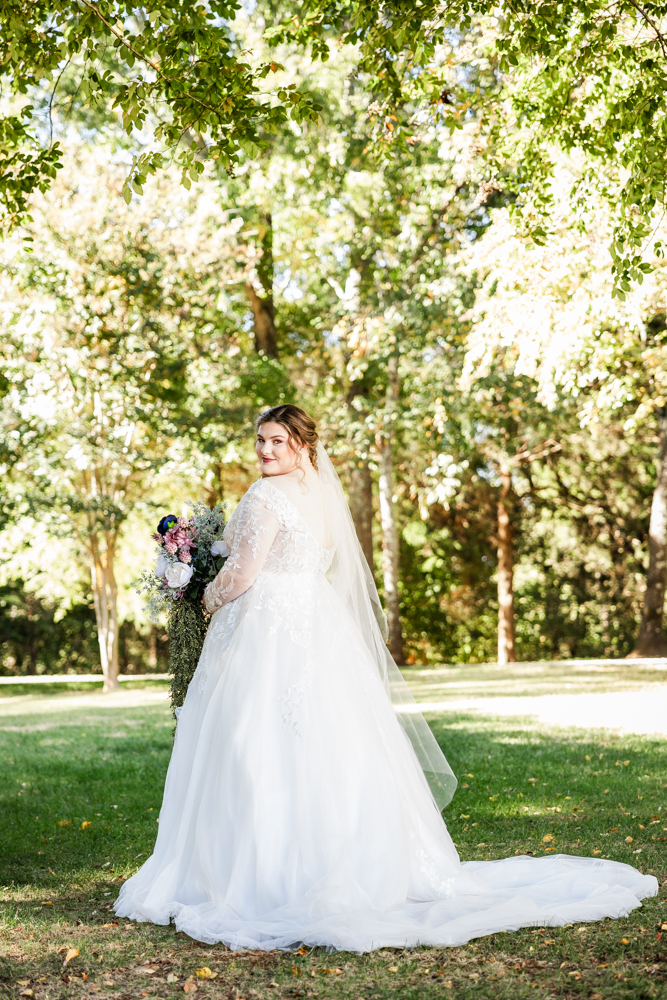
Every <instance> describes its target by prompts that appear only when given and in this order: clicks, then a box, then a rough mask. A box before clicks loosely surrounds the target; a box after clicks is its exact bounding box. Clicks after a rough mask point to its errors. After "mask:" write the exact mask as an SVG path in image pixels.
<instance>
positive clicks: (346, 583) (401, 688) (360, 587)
mask: <svg viewBox="0 0 667 1000" xmlns="http://www.w3.org/2000/svg"><path fill="white" fill-rule="evenodd" d="M317 464H318V471H319V473H320V482H321V484H322V494H323V497H324V513H325V516H326V519H327V522H328V525H329V530H330V531H331V534H332V536H333V541H334V544H335V546H336V552H335V555H334V558H333V563H332V568H331V583H332V585H333V587H334V589H335V590H336V592H337V594H338V596H339V597H340V598H341V600H342V601H343V603H344V604H345V605H346V607H347V608H348V610H349V611H350V613H351V614H352V617H353V618H354V620H355V621H356V623H357V625H358V626H359V629H360V631H361V634H362V636H363V638H364V641H365V643H366V646H367V647H368V651H369V653H370V655H371V656H372V658H373V661H374V662H375V664H376V666H377V668H378V671H379V673H380V677H381V678H382V681H383V683H384V686H385V688H386V691H387V694H388V696H389V697H390V698H391V701H392V704H393V706H394V710H395V712H396V715H397V717H398V720H399V722H400V723H401V725H402V727H403V729H404V731H405V734H406V736H407V737H408V739H409V740H410V742H411V743H412V746H413V748H414V751H415V753H416V755H417V759H418V760H419V763H420V765H421V767H422V769H423V771H424V774H425V776H426V780H427V781H428V784H429V786H430V788H431V792H432V793H433V798H434V799H435V801H436V804H437V805H438V808H439V809H444V807H445V806H446V805H447V804H448V802H450V801H451V799H452V797H453V795H454V792H455V791H456V785H457V781H456V778H455V776H454V772H453V771H452V769H451V767H450V766H449V764H448V763H447V760H446V759H445V755H444V754H443V752H442V750H441V749H440V747H439V746H438V744H437V742H436V740H435V737H434V735H433V733H432V732H431V730H430V729H429V727H428V724H427V722H426V719H425V718H424V716H423V715H422V714H421V712H420V711H419V709H418V707H417V703H416V702H415V699H414V698H413V697H412V693H411V691H410V688H409V687H408V685H407V683H406V682H405V680H404V679H403V676H402V674H401V672H400V670H399V669H398V667H397V666H396V664H395V663H394V661H393V659H392V657H391V654H390V652H389V650H388V649H387V645H386V638H387V619H386V618H385V616H384V612H383V611H382V606H381V604H380V597H379V595H378V592H377V588H376V586H375V581H374V579H373V574H372V573H371V570H370V567H369V565H368V563H367V562H366V558H365V556H364V554H363V551H362V548H361V545H360V544H359V540H358V538H357V533H356V531H355V528H354V522H353V520H352V515H351V513H350V508H349V507H348V505H347V500H346V499H345V494H344V493H343V487H342V486H341V482H340V479H339V478H338V473H337V472H336V470H335V469H334V467H333V464H332V462H331V459H330V458H329V456H328V454H327V451H326V449H325V447H324V445H323V444H322V443H321V442H320V443H319V444H318V445H317Z"/></svg>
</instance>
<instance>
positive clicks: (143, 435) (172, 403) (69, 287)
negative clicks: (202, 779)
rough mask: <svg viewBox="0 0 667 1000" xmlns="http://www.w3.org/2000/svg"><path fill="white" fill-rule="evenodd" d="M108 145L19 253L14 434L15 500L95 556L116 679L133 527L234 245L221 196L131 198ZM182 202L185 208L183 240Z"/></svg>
mask: <svg viewBox="0 0 667 1000" xmlns="http://www.w3.org/2000/svg"><path fill="white" fill-rule="evenodd" d="M107 155H108V150H105V149H100V148H97V149H95V150H94V151H92V152H89V151H87V150H86V149H85V148H84V149H80V150H79V151H78V155H73V156H72V159H71V164H70V167H71V170H72V173H73V174H74V173H75V174H76V176H77V178H78V185H77V190H76V191H75V190H72V189H69V188H68V187H67V186H66V184H65V183H64V182H60V183H59V184H58V185H57V186H56V188H54V190H53V192H52V196H51V197H50V198H49V199H48V201H46V202H45V203H44V204H43V206H40V207H39V212H38V213H36V220H35V222H34V223H32V224H31V227H30V235H31V237H32V243H33V248H34V249H33V252H31V253H29V254H28V253H22V252H21V251H20V250H19V251H18V252H17V248H18V244H15V245H14V246H10V247H8V248H7V257H6V262H5V269H4V297H3V298H4V309H5V320H6V328H7V330H8V333H9V335H10V337H11V339H10V341H9V342H8V343H7V344H6V345H5V355H4V359H3V361H4V364H3V368H4V374H5V377H6V378H7V380H8V382H9V383H10V385H11V389H10V391H9V392H8V393H7V395H6V396H5V398H4V404H5V405H4V413H3V425H4V427H3V430H4V433H3V437H4V440H5V442H6V450H7V453H8V458H9V460H10V461H9V464H10V466H11V495H12V497H13V498H14V503H15V504H16V505H18V507H19V509H23V508H27V509H33V510H35V511H37V512H39V513H40V516H41V517H42V518H43V519H46V520H47V521H49V522H50V524H51V528H52V530H53V531H54V532H55V533H58V532H65V531H69V532H72V533H73V534H74V536H75V537H76V539H77V542H78V545H79V547H80V551H81V556H82V558H83V559H84V560H85V561H86V562H87V564H88V567H89V572H90V580H91V592H92V596H93V600H94V605H95V615H96V621H97V631H98V639H99V648H100V662H101V665H102V671H103V674H104V687H105V690H112V689H113V688H114V687H117V685H118V680H117V675H118V645H119V618H118V587H117V582H116V572H115V566H116V559H117V552H118V545H119V540H120V536H121V531H122V528H123V525H124V522H125V520H126V518H127V516H128V513H129V512H130V511H131V510H132V508H133V507H134V506H135V505H137V504H141V503H143V504H146V502H147V496H148V495H149V493H150V487H151V484H154V482H155V480H156V477H157V475H158V473H159V472H160V470H162V469H164V468H165V467H166V466H167V464H168V463H169V461H170V458H172V456H173V448H174V445H175V442H176V440H177V439H178V438H179V437H181V438H183V437H185V435H186V431H187V427H188V425H189V416H190V413H189V407H190V405H191V402H192V399H191V395H192V394H191V393H189V392H188V388H189V386H188V381H187V375H188V366H189V364H191V363H192V362H193V361H194V360H195V358H196V352H195V349H194V347H195V344H196V338H197V335H198V334H199V333H200V332H202V331H205V330H206V327H207V324H209V320H210V316H209V315H207V310H206V305H207V300H209V299H210V291H209V289H210V287H211V285H213V286H214V285H215V283H216V280H218V279H219V278H220V277H221V275H223V274H224V270H225V266H226V261H227V259H228V258H227V249H228V248H226V247H225V242H224V221H223V219H221V218H220V215H219V212H218V211H217V209H216V207H215V203H214V202H212V201H211V199H210V198H208V197H206V194H205V193H203V192H200V193H199V197H198V198H197V197H196V196H195V197H191V196H188V195H186V193H185V192H184V191H183V189H179V188H178V186H176V187H175V186H174V182H173V181H172V180H170V179H169V178H168V177H166V176H165V177H164V178H163V179H162V183H161V185H156V186H154V187H153V189H152V190H151V192H150V196H148V197H145V198H144V199H143V200H142V202H141V203H140V204H137V205H131V206H127V207H122V208H121V205H123V203H122V201H121V202H120V203H119V202H118V200H117V199H118V194H119V188H120V186H121V184H122V176H121V175H120V173H119V171H118V170H116V171H115V172H111V173H110V172H109V171H108V170H105V169H104V167H103V166H102V163H103V162H104V160H105V158H106V156H107ZM100 174H102V176H104V178H105V184H102V185H100V183H99V177H100ZM179 190H180V191H183V193H182V195H180V194H179V193H178V192H179ZM174 195H176V197H174ZM179 201H181V204H182V203H183V202H185V203H186V205H187V209H188V210H187V212H185V213H184V215H185V218H186V220H187V221H186V223H185V224H183V223H181V226H180V232H178V236H177V234H176V232H175V229H176V225H177V218H178V215H179V214H180V209H181V206H180V205H179V204H178V202H179ZM204 274H206V275H207V277H206V278H205V279H203V275H204ZM207 285H208V288H207ZM202 307H203V308H202ZM209 325H210V324H209ZM21 505H22V506H21ZM148 505H149V506H150V501H148ZM153 516H155V515H153Z"/></svg>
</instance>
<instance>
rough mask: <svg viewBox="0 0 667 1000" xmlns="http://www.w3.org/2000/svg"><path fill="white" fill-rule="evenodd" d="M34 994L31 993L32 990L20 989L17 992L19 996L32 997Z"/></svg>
mask: <svg viewBox="0 0 667 1000" xmlns="http://www.w3.org/2000/svg"><path fill="white" fill-rule="evenodd" d="M34 995H35V994H34V993H33V991H32V990H21V992H20V993H19V996H20V997H34Z"/></svg>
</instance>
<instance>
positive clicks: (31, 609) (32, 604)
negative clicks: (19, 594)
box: [25, 591, 37, 675]
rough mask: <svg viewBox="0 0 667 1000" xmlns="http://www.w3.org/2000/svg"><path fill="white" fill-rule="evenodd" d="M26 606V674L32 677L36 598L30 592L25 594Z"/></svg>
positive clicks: (34, 668) (35, 646)
mask: <svg viewBox="0 0 667 1000" xmlns="http://www.w3.org/2000/svg"><path fill="white" fill-rule="evenodd" d="M26 604H27V606H28V629H27V632H28V634H27V641H26V649H25V652H26V662H27V673H28V674H29V675H33V674H36V673H37V623H36V618H37V615H35V608H36V607H37V598H36V597H35V595H34V594H32V593H30V591H29V592H28V593H27V594H26Z"/></svg>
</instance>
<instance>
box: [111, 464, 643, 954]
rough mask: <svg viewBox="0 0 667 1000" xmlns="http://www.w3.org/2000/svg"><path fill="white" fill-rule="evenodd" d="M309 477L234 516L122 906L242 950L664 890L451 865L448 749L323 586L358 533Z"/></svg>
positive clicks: (451, 934) (577, 912) (389, 933)
mask: <svg viewBox="0 0 667 1000" xmlns="http://www.w3.org/2000/svg"><path fill="white" fill-rule="evenodd" d="M319 458H320V468H322V465H323V463H324V464H326V474H327V475H328V476H329V477H332V476H335V473H334V472H333V467H332V466H331V463H330V462H329V461H328V458H327V457H326V453H324V451H323V449H320V455H319ZM299 477H300V474H297V475H296V476H295V475H294V474H291V475H289V476H280V477H275V478H274V479H271V478H266V479H261V480H259V481H258V482H257V483H255V484H254V485H253V486H251V487H250V489H249V490H248V492H247V493H246V495H245V496H244V498H243V499H242V501H241V503H240V504H239V505H238V507H237V508H236V511H235V512H234V515H233V516H232V518H231V520H230V522H229V524H228V525H227V528H226V529H225V540H226V542H227V544H228V546H229V548H230V550H231V555H230V557H229V559H228V561H227V563H226V565H225V567H224V568H223V570H222V571H221V573H220V574H219V576H218V579H217V580H216V581H215V583H214V584H212V585H211V587H210V588H209V590H208V591H207V595H206V596H207V603H208V605H209V607H217V608H218V610H216V611H215V613H214V614H213V617H212V619H211V623H210V627H209V631H208V634H207V637H206V642H205V645H204V649H203V652H202V655H201V659H200V662H199V666H198V668H197V671H196V673H195V675H194V678H193V680H192V683H191V684H190V688H189V690H188V694H187V698H186V700H185V704H184V706H183V708H182V710H181V713H180V717H179V720H178V726H177V731H176V738H175V743H174V750H173V755H172V758H171V763H170V765H169V771H168V774H167V779H166V784H165V791H164V800H163V804H162V810H161V812H160V825H159V833H158V837H157V842H156V845H155V851H154V853H153V855H152V856H151V857H150V858H149V859H148V861H147V862H146V863H145V864H144V865H143V867H142V868H141V869H140V870H139V871H138V872H137V873H136V874H135V875H133V876H132V878H130V879H129V880H128V881H127V882H126V883H125V885H124V886H123V888H122V890H121V893H120V896H119V898H118V900H117V902H116V906H115V909H116V913H117V914H118V915H119V916H125V917H129V918H130V919H133V920H139V921H152V922H153V923H156V924H167V923H169V921H170V919H172V918H173V919H174V920H175V923H176V927H177V928H178V929H179V930H181V931H184V932H185V933H186V934H189V935H190V936H191V937H193V938H196V939H197V940H199V941H204V942H208V943H214V942H224V943H225V944H226V945H228V946H229V947H230V948H233V949H242V948H260V949H271V948H289V947H291V946H294V945H297V944H300V943H304V944H306V945H309V946H313V945H322V946H326V947H330V948H336V949H344V950H349V951H354V952H363V951H370V950H372V949H375V948H380V947H387V946H389V947H399V948H401V947H406V946H413V945H417V944H424V945H459V944H462V943H464V942H466V941H468V940H469V939H471V938H474V937H479V936H481V935H485V934H491V933H493V932H495V931H508V930H514V929H516V928H519V927H526V926H538V925H542V926H544V925H551V926H554V925H562V924H566V923H573V922H575V921H585V920H600V919H602V918H603V917H619V916H625V915H627V914H628V913H630V911H631V910H633V909H634V908H635V907H637V906H639V905H640V902H639V901H640V900H641V899H643V898H644V897H646V896H651V895H655V894H656V892H657V890H658V884H657V881H656V879H655V878H653V877H652V876H648V875H642V874H641V873H640V872H638V871H637V870H636V869H635V868H632V867H631V866H630V865H625V864H621V863H617V862H613V861H605V860H598V859H593V858H577V857H569V856H567V855H554V856H551V857H544V858H531V857H526V856H517V857H510V858H506V859H503V860H499V861H490V862H483V861H473V862H461V861H460V859H459V856H458V853H457V851H456V848H455V847H454V844H453V842H452V840H451V838H450V836H449V833H448V832H447V828H446V826H445V823H444V822H443V819H442V817H441V815H440V811H439V809H438V806H437V805H436V800H435V799H434V795H433V794H432V791H431V788H432V787H442V783H443V782H444V784H445V785H447V781H448V774H451V772H449V769H448V767H447V765H446V763H445V762H444V758H442V757H441V755H440V760H441V761H442V765H440V764H439V763H438V762H437V761H436V762H435V763H431V764H429V763H428V756H429V753H431V758H432V759H434V756H433V755H434V754H435V753H437V754H440V752H439V751H437V748H436V750H432V748H431V750H429V747H428V746H426V748H425V745H426V744H427V743H428V740H429V739H432V737H430V735H426V736H425V735H424V729H422V730H420V731H417V730H413V729H412V728H411V722H410V719H412V720H414V718H415V717H416V716H417V715H418V713H416V711H415V708H414V706H413V707H412V708H411V707H410V706H409V705H408V706H407V707H406V704H405V693H404V692H402V693H399V695H398V699H397V700H398V702H399V705H398V708H397V709H396V708H395V706H394V705H392V699H391V697H389V695H388V683H387V678H386V677H383V675H382V669H381V670H380V671H379V670H378V653H377V649H374V648H373V642H372V641H371V640H370V639H369V634H368V629H369V626H368V611H369V608H370V606H371V603H370V601H369V599H368V596H366V598H365V603H363V602H362V601H361V599H360V598H359V593H358V592H356V597H355V598H354V600H353V599H352V596H354V595H353V594H352V589H351V588H350V587H348V589H347V590H345V589H344V588H343V589H341V588H340V587H338V588H337V586H334V585H333V584H332V583H331V582H330V578H332V574H333V578H334V580H335V579H336V575H335V568H334V570H330V564H331V562H332V557H333V556H334V548H333V545H335V546H337V547H338V546H340V548H341V550H342V549H343V548H344V546H345V545H347V546H348V555H349V552H351V551H352V548H350V546H352V545H353V544H356V539H355V541H354V543H352V542H351V541H350V537H349V530H350V529H349V525H350V524H351V522H349V514H348V512H347V509H345V511H344V512H343V511H342V509H341V507H340V504H341V503H343V504H344V501H342V500H341V498H342V492H341V491H340V485H339V484H338V481H337V478H336V482H335V484H334V485H332V484H331V478H329V493H328V500H327V496H326V495H325V494H326V490H325V491H324V493H323V489H322V488H321V483H320V480H319V477H318V476H317V474H316V473H315V472H314V471H313V470H312V468H309V469H308V470H307V475H306V480H305V483H303V484H302V483H301V480H300V478H299ZM323 496H324V499H323ZM336 504H338V505H339V506H338V507H337V508H336V506H335V505H336ZM332 512H333V513H332ZM337 518H338V520H337ZM345 518H347V519H348V521H347V522H346V521H345ZM341 525H343V527H341ZM345 531H348V534H347V535H345ZM341 558H342V557H341ZM354 558H356V556H355V557H354ZM356 569H357V570H358V569H359V567H358V565H356ZM328 571H329V572H328ZM358 579H360V577H359V576H358V577H357V582H358ZM348 582H349V581H348ZM369 586H370V585H369ZM351 595H352V596H351ZM371 597H372V595H371ZM355 601H356V603H355ZM223 602H224V603H223ZM360 604H363V608H362V610H361V611H360V610H359V606H360ZM364 616H366V617H364ZM373 627H376V626H373ZM382 655H384V653H383V654H382ZM394 681H395V684H394V687H396V686H397V685H398V686H399V687H400V684H401V683H402V682H400V681H398V680H397V679H396V676H395V675H394V676H393V678H392V679H391V681H390V683H389V686H391V685H392V684H393V682H394ZM394 695H396V692H395V691H394ZM401 700H402V701H403V706H402V708H401V704H400V703H401ZM401 712H403V718H402V719H401ZM397 713H398V714H397ZM406 719H407V720H408V721H407V723H406ZM418 719H419V720H420V719H421V717H420V716H418ZM406 729H407V734H406ZM415 734H416V735H415ZM408 736H409V738H408ZM420 740H421V741H422V742H420ZM433 745H434V744H433ZM425 761H426V763H425ZM424 768H426V771H427V773H428V776H429V781H430V784H429V781H427V777H426V776H425V771H424ZM429 769H431V771H429ZM438 770H439V771H440V774H439V777H438V775H436V776H435V778H434V774H433V773H432V772H436V771H438ZM439 780H440V782H441V784H440V785H439V784H438V781H439ZM434 782H435V785H434ZM453 788H454V782H453V779H452V782H451V784H450V787H449V791H447V792H446V794H445V797H444V800H443V801H446V799H447V798H449V797H451V794H452V791H453ZM436 798H437V794H436Z"/></svg>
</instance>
